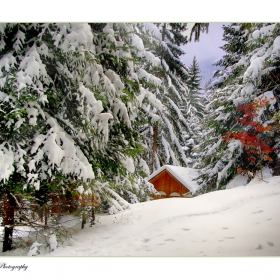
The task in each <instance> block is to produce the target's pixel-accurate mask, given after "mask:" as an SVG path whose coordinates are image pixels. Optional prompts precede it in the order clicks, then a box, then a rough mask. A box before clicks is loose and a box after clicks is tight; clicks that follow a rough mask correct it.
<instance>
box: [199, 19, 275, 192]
mask: <svg viewBox="0 0 280 280" xmlns="http://www.w3.org/2000/svg"><path fill="white" fill-rule="evenodd" d="M279 30H280V29H279V24H271V23H266V24H264V23H258V24H248V23H245V24H244V23H243V24H242V23H239V24H230V25H229V26H224V40H225V41H226V42H227V43H226V44H225V45H224V46H223V47H222V48H223V49H224V50H225V51H226V55H224V57H223V58H222V59H221V60H220V61H219V62H218V65H220V66H222V67H223V69H222V70H220V71H218V73H217V74H218V75H217V77H216V78H215V80H214V83H212V85H215V87H216V89H215V90H214V93H213V95H212V97H211V101H210V103H209V104H208V105H207V107H206V110H207V111H208V117H207V119H209V121H208V123H207V126H208V131H207V133H206V134H205V135H204V139H205V141H204V142H203V143H202V144H201V146H200V147H201V148H202V149H203V152H202V154H201V158H202V160H201V162H200V164H201V165H200V167H201V168H202V169H201V173H202V174H201V176H200V179H199V180H198V182H199V183H200V184H202V186H203V191H209V190H213V189H220V188H224V187H225V186H226V184H227V183H228V182H229V181H230V180H231V179H233V178H234V177H235V176H236V173H237V168H238V166H239V165H240V164H239V163H240V161H242V156H244V151H243V149H242V146H241V142H240V141H239V140H236V139H233V140H231V141H230V142H229V143H227V142H226V141H223V140H222V138H221V137H222V136H224V135H225V134H226V133H227V132H229V131H235V132H240V131H244V130H245V129H246V127H244V126H242V125H240V123H238V121H237V120H236V117H241V115H240V113H238V110H237V107H238V105H246V104H249V103H252V102H253V101H257V100H258V99H266V100H267V101H268V102H269V103H268V106H267V107H266V108H264V109H262V110H260V111H259V112H258V120H259V121H260V125H264V126H266V125H268V124H269V123H271V122H272V121H273V120H272V116H273V114H274V113H273V112H274V111H275V109H278V108H279V78H278V76H279V55H280V51H279V48H280V44H279V42H280V41H279V38H280V36H279ZM277 133H279V132H277V130H275V131H274V133H272V134H269V133H268V134H267V137H268V138H269V139H271V140H274V139H276V138H275V135H276V134H277ZM274 148H276V154H277V153H278V154H279V143H278V142H275V140H274ZM267 165H268V163H267V162H266V163H264V166H267ZM239 176H241V175H239Z"/></svg>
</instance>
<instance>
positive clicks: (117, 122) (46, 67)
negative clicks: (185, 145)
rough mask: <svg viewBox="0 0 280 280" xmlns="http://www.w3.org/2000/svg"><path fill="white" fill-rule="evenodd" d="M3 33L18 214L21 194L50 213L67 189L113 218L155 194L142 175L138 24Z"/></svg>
mask: <svg viewBox="0 0 280 280" xmlns="http://www.w3.org/2000/svg"><path fill="white" fill-rule="evenodd" d="M0 36H1V38H0V42H1V43H0V46H1V49H0V51H1V53H0V89H1V92H0V99H1V103H0V106H1V110H0V114H1V118H0V119H1V122H0V129H1V142H0V143H1V144H0V153H1V162H0V163H1V166H0V170H1V172H0V176H1V177H0V179H1V194H2V198H3V195H7V196H10V200H11V203H12V204H13V205H15V204H17V205H16V207H20V203H21V201H19V200H18V199H17V197H16V195H19V196H20V195H22V193H24V195H25V196H26V195H27V194H29V199H30V200H31V199H33V201H36V196H37V198H42V197H45V198H44V200H43V201H42V200H41V201H42V202H40V203H39V206H41V207H43V208H46V205H47V203H48V202H50V199H51V196H50V194H60V193H64V192H66V191H67V190H68V191H70V192H72V194H75V193H76V194H77V195H78V196H80V197H81V196H82V195H83V194H86V195H89V196H90V195H93V194H94V195H99V196H100V197H101V199H102V201H107V203H108V207H109V212H110V213H116V212H117V211H121V210H123V209H125V208H127V207H128V203H127V201H126V200H125V199H124V198H126V199H127V200H128V201H129V202H137V201H139V200H143V199H146V196H147V192H153V191H155V190H154V189H153V188H152V186H151V185H150V184H148V183H147V182H145V181H144V180H143V179H142V178H141V177H139V176H138V175H137V174H139V172H140V170H142V171H144V172H145V173H148V168H147V166H146V164H145V162H144V161H143V160H142V159H141V157H140V156H139V154H140V153H141V152H143V150H144V148H143V145H142V140H141V136H140V135H139V134H138V132H137V131H136V130H134V129H133V125H132V123H133V122H134V121H135V119H136V115H137V110H138V109H139V102H138V100H137V96H138V95H141V90H140V88H139V83H138V76H139V73H138V74H137V73H136V72H135V71H134V65H133V60H134V59H133V57H132V56H131V54H130V49H131V48H133V46H132V45H131V38H132V37H133V29H132V26H131V25H129V24H128V25H126V24H118V25H113V24H111V25H110V24H109V25H107V24H96V25H94V24H93V25H91V26H90V25H88V24H54V23H47V24H1V28H0ZM137 75H138V76H137ZM135 166H136V168H135ZM137 170H138V171H137ZM135 171H136V172H135ZM38 192H39V194H38ZM42 193H43V194H42ZM38 195H39V197H38ZM21 197H22V196H21ZM123 197H124V198H123ZM37 201H38V200H37ZM37 204H38V203H37ZM7 207H8V206H7ZM45 214H47V213H45ZM5 215H6V216H7V213H6V214H5ZM9 219H10V218H9V217H8V220H9ZM46 219H47V215H45V221H46ZM10 222H11V221H10ZM8 228H9V225H8V224H7V227H6V228H5V230H6V229H7V232H8ZM10 228H11V231H10V232H9V233H8V236H9V237H10V238H11V236H12V228H13V227H10ZM8 242H10V241H8ZM9 248H10V247H9V246H8V249H9Z"/></svg>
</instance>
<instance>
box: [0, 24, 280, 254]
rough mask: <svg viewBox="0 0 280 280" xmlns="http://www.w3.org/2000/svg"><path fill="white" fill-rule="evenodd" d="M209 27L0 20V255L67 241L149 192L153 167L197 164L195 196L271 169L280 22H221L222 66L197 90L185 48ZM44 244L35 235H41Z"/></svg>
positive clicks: (279, 141)
mask: <svg viewBox="0 0 280 280" xmlns="http://www.w3.org/2000/svg"><path fill="white" fill-rule="evenodd" d="M208 28H209V24H208V23H195V24H194V25H192V27H191V28H190V27H188V24H187V23H6V24H5V23H1V24H0V219H1V226H2V227H3V228H4V230H3V237H2V240H3V252H5V251H9V250H12V249H14V248H17V247H18V246H20V244H19V243H17V242H15V241H14V240H13V235H14V234H15V231H16V227H29V228H32V230H33V231H34V232H35V240H39V239H40V240H46V242H47V243H48V244H49V245H48V246H49V247H50V249H51V248H52V242H51V241H53V242H54V243H56V242H60V241H62V240H64V239H67V238H68V234H69V232H68V231H66V230H65V229H64V227H63V225H62V223H61V217H62V216H63V215H65V214H68V215H74V216H76V217H79V218H80V219H81V221H82V227H83V226H84V225H85V224H86V223H90V224H91V226H92V227H94V224H95V222H96V221H95V214H96V213H104V214H109V215H114V214H117V213H119V212H120V211H124V210H126V209H129V207H130V204H135V203H142V202H146V201H150V200H151V197H150V195H151V194H153V195H158V192H157V191H156V189H155V188H154V186H153V185H152V184H151V183H149V182H148V176H149V175H150V174H152V173H153V172H155V171H156V170H158V169H159V168H160V167H162V166H163V165H174V166H182V167H191V168H194V169H197V170H198V173H199V176H198V177H197V178H195V181H196V182H197V184H199V186H200V187H199V190H198V191H197V192H196V194H195V195H196V196H199V195H202V194H205V193H209V192H214V191H217V190H223V189H226V187H227V185H228V184H229V183H230V182H231V181H232V180H234V179H235V178H236V177H237V176H242V178H243V179H244V180H245V181H246V182H247V183H249V182H250V181H251V180H252V179H254V178H255V177H257V176H258V178H260V179H261V180H264V177H263V172H264V170H267V169H269V170H271V173H272V174H273V176H278V175H280V159H279V155H280V124H279V122H280V108H279V105H280V95H279V92H280V87H279V85H280V24H279V23H230V24H227V25H224V26H223V32H224V33H223V41H224V45H223V46H221V48H222V49H223V50H224V51H225V53H226V54H225V55H224V56H223V57H222V58H221V59H220V60H218V61H216V62H215V64H216V65H217V66H219V68H220V70H217V71H215V73H214V74H213V77H212V78H211V79H210V80H209V81H208V82H207V83H206V84H205V85H203V86H201V85H200V80H201V76H200V67H199V64H198V62H197V60H196V58H195V57H194V58H193V62H192V64H191V65H189V66H187V65H184V63H183V62H182V61H181V60H180V56H182V55H183V54H184V50H183V49H182V46H184V45H185V44H188V42H190V41H191V40H194V41H199V37H200V34H201V33H207V32H208ZM41 242H42V241H41Z"/></svg>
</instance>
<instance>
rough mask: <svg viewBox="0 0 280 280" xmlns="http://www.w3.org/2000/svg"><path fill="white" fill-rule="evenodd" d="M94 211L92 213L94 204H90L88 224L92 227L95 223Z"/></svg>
mask: <svg viewBox="0 0 280 280" xmlns="http://www.w3.org/2000/svg"><path fill="white" fill-rule="evenodd" d="M94 221H95V213H94V206H91V223H90V226H91V227H92V226H93V225H95V222H94Z"/></svg>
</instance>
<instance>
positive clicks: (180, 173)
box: [148, 165, 200, 193]
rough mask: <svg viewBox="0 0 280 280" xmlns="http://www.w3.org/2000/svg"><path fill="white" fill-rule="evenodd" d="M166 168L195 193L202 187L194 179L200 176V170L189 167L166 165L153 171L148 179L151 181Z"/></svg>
mask: <svg viewBox="0 0 280 280" xmlns="http://www.w3.org/2000/svg"><path fill="white" fill-rule="evenodd" d="M164 170H167V171H168V172H169V173H170V174H171V175H173V176H174V177H175V178H176V179H177V180H178V181H179V182H180V183H181V184H182V185H184V186H185V187H186V188H187V189H188V190H189V191H190V192H191V193H195V192H196V191H197V190H199V189H200V186H199V185H198V184H197V183H196V182H195V181H192V180H193V179H194V178H196V177H198V175H199V174H198V170H197V169H193V168H188V167H181V166H173V165H164V166H162V167H161V168H159V169H158V170H157V171H155V172H154V173H152V174H151V175H150V176H149V177H148V180H149V181H150V180H151V179H153V178H154V177H156V176H157V175H159V174H160V173H161V172H162V171H164Z"/></svg>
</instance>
